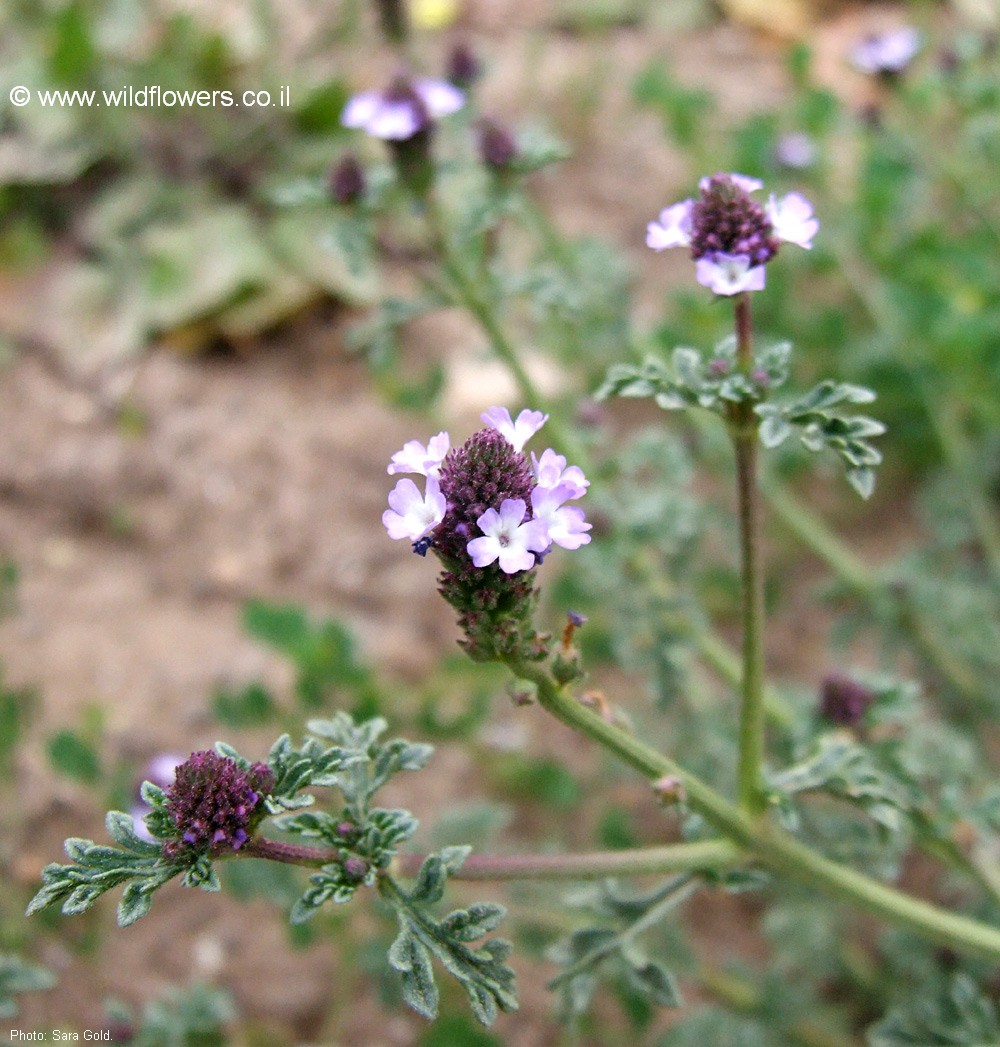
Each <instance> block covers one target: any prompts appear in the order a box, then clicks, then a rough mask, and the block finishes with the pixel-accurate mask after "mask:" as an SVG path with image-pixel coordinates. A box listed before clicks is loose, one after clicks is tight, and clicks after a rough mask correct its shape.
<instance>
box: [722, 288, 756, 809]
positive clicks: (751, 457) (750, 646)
mask: <svg viewBox="0 0 1000 1047" xmlns="http://www.w3.org/2000/svg"><path fill="white" fill-rule="evenodd" d="M751 337H752V336H751V323H750V295H749V293H748V292H746V291H744V292H743V293H742V294H740V295H739V296H738V297H737V299H736V354H737V363H738V365H739V367H740V370H742V371H743V372H744V374H749V373H750V371H752V370H753V345H752V341H751ZM729 429H730V433H731V435H732V439H733V447H734V450H735V453H736V490H737V500H738V505H739V511H738V517H739V528H740V561H741V572H740V579H741V584H740V617H741V622H742V626H743V659H742V661H743V675H742V687H741V690H742V694H741V698H742V701H741V704H740V756H739V791H740V803H741V804H742V805H743V807H744V808H745V809H746V810H748V811H752V812H757V813H759V812H760V811H762V810H763V808H764V798H763V791H764V790H763V766H764V723H765V716H764V712H765V710H764V573H763V571H762V569H761V563H760V559H761V555H760V553H761V536H760V502H759V498H758V493H757V447H758V440H757V416H756V415H755V414H754V411H753V404H752V403H750V402H749V401H741V402H740V403H738V404H734V405H733V407H732V410H731V412H730V415H729Z"/></svg>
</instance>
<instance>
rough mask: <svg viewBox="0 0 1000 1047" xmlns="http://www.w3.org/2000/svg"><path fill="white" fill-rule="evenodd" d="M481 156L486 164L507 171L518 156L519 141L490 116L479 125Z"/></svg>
mask: <svg viewBox="0 0 1000 1047" xmlns="http://www.w3.org/2000/svg"><path fill="white" fill-rule="evenodd" d="M477 132H478V146H479V156H480V159H481V160H482V161H483V164H484V166H486V167H489V168H492V169H493V170H494V171H506V170H508V169H509V168H510V165H511V164H512V163H513V161H514V158H515V157H516V156H517V143H516V142H515V141H514V138H513V136H512V135H511V133H510V132H509V131H508V130H506V128H504V127H501V126H500V124H498V123H497V122H496V121H495V120H491V119H489V118H488V117H486V118H484V119H482V120H480V121H479V126H478V127H477Z"/></svg>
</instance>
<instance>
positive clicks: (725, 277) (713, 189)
mask: <svg viewBox="0 0 1000 1047" xmlns="http://www.w3.org/2000/svg"><path fill="white" fill-rule="evenodd" d="M762 187H763V183H762V182H760V181H758V180H757V179H756V178H748V177H747V176H746V175H741V174H716V175H711V176H710V177H706V178H703V179H702V180H701V182H700V183H699V189H700V194H699V196H698V198H697V199H687V200H682V201H681V202H680V203H677V204H673V205H672V206H671V207H668V208H666V209H664V210H663V211H662V212H661V213H660V217H659V220H658V221H655V222H650V223H649V226H648V228H647V232H646V244H647V246H649V247H651V248H652V249H653V250H654V251H663V250H665V249H666V248H668V247H687V248H689V249H690V251H691V258H692V259H693V261H694V262H695V273H696V277H697V280H698V283H700V284H701V285H702V286H704V287H708V288H710V289H711V290H712V291H714V292H715V293H716V294H718V295H734V294H739V293H740V292H742V291H761V290H763V288H764V267H765V266H766V265H767V263H768V262H769V261H770V260H771V259H772V258H773V257H774V256H775V255H776V254H777V253H778V248H779V246H780V244H781V243H782V242H786V243H793V244H797V245H798V246H799V247H804V248H806V249H807V250H808V249H809V248H811V247H812V238H813V237H814V236H815V235H816V232H817V230H818V229H819V222H817V221H816V219H815V218H814V217H813V211H812V205H811V204H810V203H809V201H808V200H806V198H805V197H804V196H801V195H800V194H799V193H788V195H787V196H784V197H783V198H782V199H781V200H778V199H777V197H775V195H774V194H773V193H772V194H771V196H770V198H769V200H768V202H767V204H766V205H763V206H762V205H761V204H759V203H758V202H757V201H756V200H754V199H753V197H752V196H751V195H750V194H751V193H754V192H756V191H757V190H758V189H761V188H762Z"/></svg>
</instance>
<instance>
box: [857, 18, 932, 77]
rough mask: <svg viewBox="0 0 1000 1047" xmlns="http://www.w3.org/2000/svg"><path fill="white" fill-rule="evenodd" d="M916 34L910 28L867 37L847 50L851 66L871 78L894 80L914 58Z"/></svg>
mask: <svg viewBox="0 0 1000 1047" xmlns="http://www.w3.org/2000/svg"><path fill="white" fill-rule="evenodd" d="M919 50H920V34H919V33H918V32H917V30H916V29H915V28H914V27H913V26H912V25H904V26H899V27H898V28H896V29H888V30H886V31H885V32H882V33H869V34H868V35H867V36H866V37H864V38H863V39H861V40H859V41H858V42H857V43H856V44H855V45H854V47H852V48H851V64H852V65H853V66H854V67H855V69H859V70H860V71H861V72H862V73H869V74H870V75H872V76H896V75H898V74H899V73H901V72H902V71H903V70H904V69H905V68H906V67H907V66H908V65H909V64H910V62H912V61H913V59H914V57H916V54H917V52H918V51H919Z"/></svg>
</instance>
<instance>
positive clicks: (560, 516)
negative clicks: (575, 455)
mask: <svg viewBox="0 0 1000 1047" xmlns="http://www.w3.org/2000/svg"><path fill="white" fill-rule="evenodd" d="M575 491H576V488H575V487H574V486H573V485H572V484H560V485H559V486H558V487H536V488H535V489H534V490H533V491H532V492H531V512H532V516H533V518H534V520H536V521H538V522H540V523H541V524H543V525H544V527H545V531H546V533H547V534H548V538H549V541H550V542H552V543H553V544H555V545H559V546H562V548H563V549H579V548H580V546H581V545H586V544H587V543H588V542H589V541H590V535H589V534H587V531H589V530H590V528H591V525H590V524H589V523H587V521H586V520H585V519H584V515H583V510H582V509H580V508H579V507H578V506H575V505H565V504H564V503H565V502H566V501H568V500H569V499H570V498H578V497H579V495H577V494H576V493H575Z"/></svg>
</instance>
